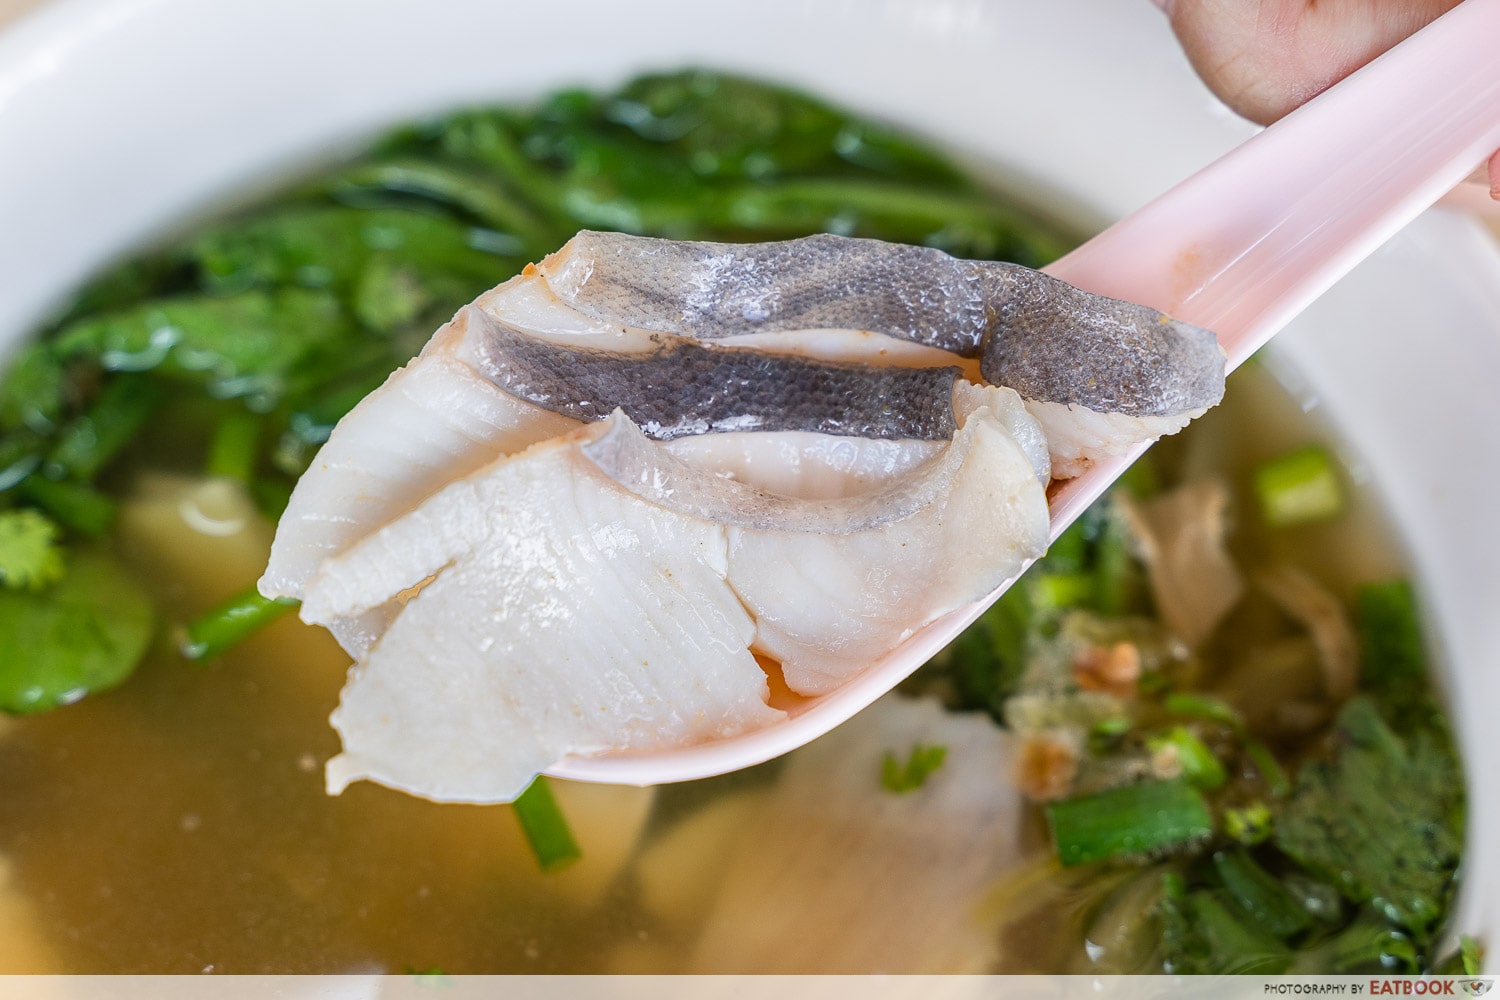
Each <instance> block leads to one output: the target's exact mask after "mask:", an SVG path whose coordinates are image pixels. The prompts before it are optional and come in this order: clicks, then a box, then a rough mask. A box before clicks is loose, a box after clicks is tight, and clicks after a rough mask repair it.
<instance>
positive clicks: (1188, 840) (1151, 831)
mask: <svg viewBox="0 0 1500 1000" xmlns="http://www.w3.org/2000/svg"><path fill="white" fill-rule="evenodd" d="M1047 820H1048V823H1049V824H1050V826H1051V828H1052V842H1053V844H1054V845H1055V846H1056V848H1057V857H1058V860H1060V861H1061V862H1062V863H1063V864H1064V865H1068V866H1071V865H1080V864H1084V863H1086V862H1089V861H1103V860H1105V859H1108V858H1118V857H1132V856H1136V857H1139V856H1146V855H1151V854H1156V853H1160V852H1164V851H1169V850H1173V849H1179V848H1185V847H1190V846H1193V845H1196V844H1201V843H1203V842H1204V841H1206V840H1207V839H1208V838H1209V837H1210V836H1211V835H1212V834H1213V831H1214V824H1213V816H1212V815H1211V814H1210V813H1209V810H1208V805H1207V804H1206V803H1205V802H1204V801H1203V797H1202V796H1201V795H1199V794H1198V793H1197V792H1196V791H1194V790H1193V788H1192V787H1191V786H1189V785H1188V784H1187V783H1186V782H1184V781H1179V780H1172V781H1146V782H1141V783H1140V784H1136V785H1122V786H1120V787H1118V788H1111V789H1108V790H1106V791H1102V792H1096V793H1094V794H1092V795H1083V796H1079V797H1077V798H1071V799H1063V800H1061V801H1059V802H1051V803H1048V805H1047Z"/></svg>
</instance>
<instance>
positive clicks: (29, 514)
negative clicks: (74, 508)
mask: <svg viewBox="0 0 1500 1000" xmlns="http://www.w3.org/2000/svg"><path fill="white" fill-rule="evenodd" d="M58 535H59V531H58V528H57V525H56V524H54V523H53V522H52V521H51V520H49V519H48V518H47V517H46V516H45V515H44V514H42V513H40V512H39V511H35V510H32V509H30V508H27V507H22V508H20V509H19V510H7V511H4V512H0V588H4V589H7V590H30V591H38V590H43V589H45V588H46V587H48V586H50V585H51V584H54V583H56V582H57V581H58V580H61V579H62V577H63V572H64V568H63V554H62V547H61V546H60V545H59V544H58Z"/></svg>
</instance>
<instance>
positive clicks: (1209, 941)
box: [1160, 873, 1292, 976]
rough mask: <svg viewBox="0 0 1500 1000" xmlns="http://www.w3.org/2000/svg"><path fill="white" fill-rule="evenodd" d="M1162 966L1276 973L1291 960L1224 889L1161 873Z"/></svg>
mask: <svg viewBox="0 0 1500 1000" xmlns="http://www.w3.org/2000/svg"><path fill="white" fill-rule="evenodd" d="M1160 906H1161V914H1162V949H1163V952H1164V956H1165V957H1164V961H1163V967H1164V969H1165V971H1167V972H1169V973H1174V974H1176V975H1182V976H1218V975H1259V976H1275V975H1280V974H1281V973H1283V972H1285V971H1286V970H1287V968H1288V967H1289V966H1290V965H1291V963H1292V953H1291V951H1290V949H1288V948H1287V947H1286V945H1285V944H1283V943H1282V942H1281V941H1279V940H1277V939H1276V938H1275V937H1274V936H1273V935H1271V934H1269V933H1267V932H1265V931H1263V930H1262V929H1261V928H1259V927H1258V926H1256V924H1255V923H1253V922H1251V921H1248V920H1246V919H1244V917H1243V916H1242V915H1241V914H1240V913H1238V912H1236V910H1235V908H1234V905H1233V904H1232V903H1231V902H1230V899H1229V897H1228V894H1227V893H1225V892H1224V891H1223V890H1222V889H1209V888H1198V889H1192V890H1189V889H1188V888H1187V884H1186V882H1185V881H1184V880H1183V878H1182V877H1181V876H1180V875H1177V874H1176V873H1170V874H1168V875H1166V876H1164V889H1163V893H1162V901H1161V904H1160Z"/></svg>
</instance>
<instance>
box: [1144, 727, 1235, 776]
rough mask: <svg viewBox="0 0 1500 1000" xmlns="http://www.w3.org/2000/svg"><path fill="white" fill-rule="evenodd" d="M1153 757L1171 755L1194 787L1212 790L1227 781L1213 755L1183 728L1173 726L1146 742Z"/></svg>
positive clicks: (1203, 744)
mask: <svg viewBox="0 0 1500 1000" xmlns="http://www.w3.org/2000/svg"><path fill="white" fill-rule="evenodd" d="M1146 748H1147V749H1148V750H1150V751H1151V752H1152V753H1153V754H1157V753H1171V754H1174V755H1175V756H1176V758H1177V763H1178V764H1179V765H1180V766H1181V768H1182V777H1183V780H1184V781H1186V782H1187V783H1188V784H1190V785H1192V786H1193V787H1194V788H1200V789H1203V790H1204V791H1211V790H1212V789H1215V788H1221V787H1223V785H1224V782H1225V781H1227V780H1229V773H1228V772H1227V771H1225V770H1224V764H1223V762H1222V761H1220V760H1219V758H1218V757H1215V756H1214V752H1213V751H1212V750H1210V749H1209V748H1208V746H1207V745H1206V744H1205V743H1204V742H1203V741H1202V740H1200V739H1199V738H1198V737H1197V736H1195V735H1193V733H1192V732H1191V731H1190V730H1188V729H1187V728H1186V727H1185V726H1173V727H1172V728H1171V729H1169V730H1167V732H1165V733H1161V734H1160V735H1157V736H1153V737H1152V738H1151V739H1149V740H1147V741H1146Z"/></svg>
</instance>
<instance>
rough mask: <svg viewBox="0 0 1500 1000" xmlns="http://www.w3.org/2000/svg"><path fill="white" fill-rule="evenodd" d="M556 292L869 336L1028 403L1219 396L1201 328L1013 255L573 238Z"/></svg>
mask: <svg viewBox="0 0 1500 1000" xmlns="http://www.w3.org/2000/svg"><path fill="white" fill-rule="evenodd" d="M536 269H537V272H538V273H539V274H541V275H542V277H543V278H544V279H545V280H546V282H547V284H548V286H549V287H550V288H551V290H552V292H553V293H554V294H555V295H556V296H557V297H558V298H559V299H560V300H561V301H563V302H565V303H567V304H569V305H571V306H572V307H573V308H574V309H576V310H578V311H579V312H580V313H582V314H584V315H585V316H587V317H591V318H592V319H594V320H597V321H599V322H601V323H618V324H623V325H626V326H629V327H632V328H641V329H651V330H660V331H663V332H666V333H671V334H676V335H680V336H686V337H691V338H693V339H697V340H706V341H716V340H722V339H725V338H730V337H741V336H746V335H750V334H756V333H765V332H773V331H778V330H796V329H840V328H844V329H852V330H871V331H875V332H878V333H883V334H887V335H891V336H895V337H900V338H904V339H908V340H912V341H916V342H918V343H921V344H924V345H928V346H930V347H934V348H939V349H942V350H945V351H949V352H951V353H953V354H956V355H959V356H962V357H977V358H979V359H980V363H981V369H982V371H983V373H984V377H985V379H986V380H987V381H989V382H991V383H993V384H996V385H1005V386H1010V387H1011V388H1013V389H1016V390H1017V391H1019V392H1020V393H1021V395H1022V396H1023V397H1024V398H1026V399H1028V400H1033V399H1034V400H1041V401H1046V402H1054V403H1060V404H1064V405H1078V406H1084V407H1087V408H1088V409H1091V410H1095V411H1097V412H1106V413H1120V414H1125V415H1128V416H1171V415H1175V414H1179V413H1187V412H1192V411H1200V410H1202V409H1204V408H1206V407H1208V406H1212V405H1214V404H1215V403H1217V402H1218V401H1219V399H1220V398H1222V395H1223V389H1224V355H1223V352H1222V351H1221V350H1220V349H1219V346H1218V342H1217V340H1216V339H1215V337H1214V336H1213V334H1212V333H1210V332H1209V331H1207V330H1203V329H1200V328H1198V327H1194V326H1191V325H1189V324H1186V323H1181V322H1178V321H1176V320H1173V319H1172V318H1171V317H1169V316H1167V315H1165V314H1164V313H1161V312H1158V311H1156V310H1154V309H1150V308H1148V307H1145V306H1139V305H1135V304H1133V303H1128V302H1121V301H1119V300H1117V299H1109V298H1105V297H1103V296H1097V295H1093V294H1091V293H1088V292H1084V291H1082V290H1081V289H1077V288H1075V287H1073V286H1072V285H1069V284H1067V283H1066V282H1063V281H1059V280H1058V279H1056V278H1052V277H1050V276H1048V275H1046V274H1043V273H1042V272H1040V271H1033V270H1031V269H1029V268H1025V267H1022V266H1020V265H1018V264H1009V263H1003V262H995V261H971V260H961V259H959V258H955V257H951V256H949V255H948V254H945V253H943V252H941V251H939V250H935V249H932V248H929V247H914V246H903V245H899V244H891V243H884V242H881V241H879V240H867V239H857V238H852V237H843V236H833V235H829V234H822V235H817V236H808V237H804V238H802V239H797V240H785V241H781V242H773V243H754V244H729V243H693V242H684V241H674V240H662V239H653V238H648V237H638V236H628V235H625V234H621V233H600V232H593V231H587V230H586V231H584V232H580V233H579V234H578V235H577V236H575V237H574V238H573V239H572V240H570V241H569V242H568V244H567V245H566V246H564V247H563V248H562V249H561V250H559V251H557V252H556V253H555V254H553V255H551V256H550V257H548V258H546V259H545V260H543V261H542V262H541V263H540V264H538V265H537V268H536Z"/></svg>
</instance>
